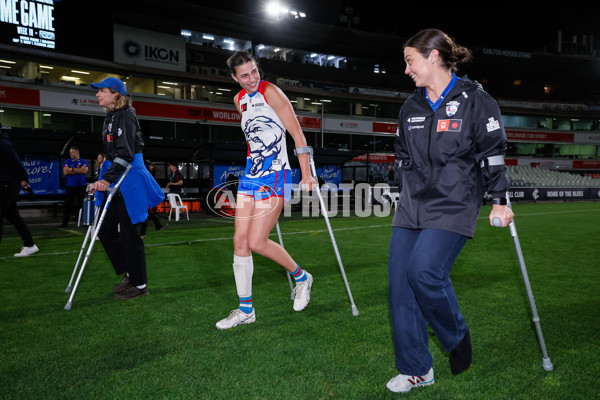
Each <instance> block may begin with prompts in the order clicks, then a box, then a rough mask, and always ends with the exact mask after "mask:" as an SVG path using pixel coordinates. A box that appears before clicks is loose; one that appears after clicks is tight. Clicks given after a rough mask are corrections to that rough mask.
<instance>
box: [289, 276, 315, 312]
mask: <svg viewBox="0 0 600 400" xmlns="http://www.w3.org/2000/svg"><path fill="white" fill-rule="evenodd" d="M304 272H306V271H304ZM312 284H313V277H312V275H311V274H309V273H308V272H306V280H305V281H302V282H298V283H296V287H295V288H294V311H302V310H304V309H305V308H306V306H307V305H308V302H309V301H310V289H311V287H312Z"/></svg>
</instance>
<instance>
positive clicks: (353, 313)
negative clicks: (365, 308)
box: [352, 304, 358, 317]
mask: <svg viewBox="0 0 600 400" xmlns="http://www.w3.org/2000/svg"><path fill="white" fill-rule="evenodd" d="M352 315H354V316H355V317H357V316H358V308H356V306H355V305H354V304H352Z"/></svg>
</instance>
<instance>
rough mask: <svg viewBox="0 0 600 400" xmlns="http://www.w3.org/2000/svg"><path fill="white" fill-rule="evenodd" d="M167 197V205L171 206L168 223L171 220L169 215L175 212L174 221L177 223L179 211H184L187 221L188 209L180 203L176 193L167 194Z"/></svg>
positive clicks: (188, 216)
mask: <svg viewBox="0 0 600 400" xmlns="http://www.w3.org/2000/svg"><path fill="white" fill-rule="evenodd" d="M167 197H168V198H169V204H170V205H171V209H170V210H169V221H170V220H171V213H172V212H173V210H175V221H179V212H180V211H181V210H185V215H186V217H187V219H188V221H189V219H190V215H189V214H188V208H187V206H186V205H184V204H183V202H182V201H181V197H179V195H178V194H177V193H167Z"/></svg>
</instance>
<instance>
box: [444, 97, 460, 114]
mask: <svg viewBox="0 0 600 400" xmlns="http://www.w3.org/2000/svg"><path fill="white" fill-rule="evenodd" d="M459 105H460V103H459V102H458V101H449V102H448V104H446V115H447V116H449V117H452V116H453V115H454V114H456V112H457V111H458V106H459Z"/></svg>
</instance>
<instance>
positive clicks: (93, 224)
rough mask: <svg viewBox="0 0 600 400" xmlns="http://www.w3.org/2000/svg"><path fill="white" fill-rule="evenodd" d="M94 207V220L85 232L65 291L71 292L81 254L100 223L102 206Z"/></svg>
mask: <svg viewBox="0 0 600 400" xmlns="http://www.w3.org/2000/svg"><path fill="white" fill-rule="evenodd" d="M94 207H95V210H94V221H93V222H92V223H91V224H90V225H89V227H88V230H87V232H86V234H85V239H83V244H82V245H81V250H80V251H79V257H77V262H76V263H75V268H73V273H72V274H71V280H70V281H69V285H68V286H67V288H66V289H65V293H71V285H72V284H73V279H75V275H76V273H77V267H78V266H79V261H81V256H82V255H83V252H84V250H85V246H87V242H88V239H89V238H90V236H91V235H92V234H93V231H94V227H95V226H96V224H97V223H98V217H99V216H100V213H99V212H98V210H99V209H100V207H97V206H94Z"/></svg>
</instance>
